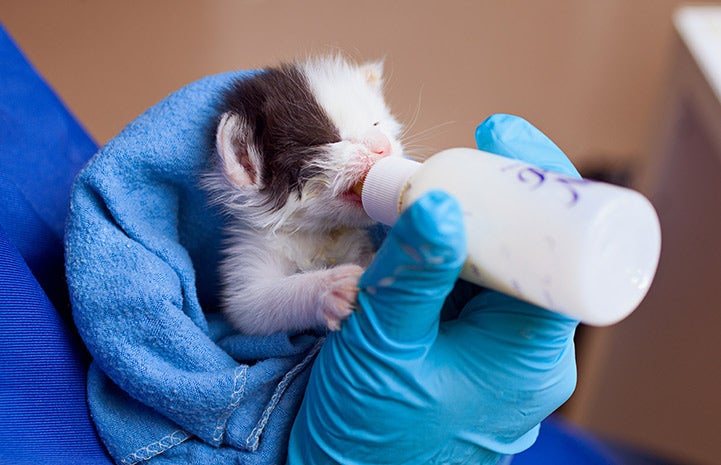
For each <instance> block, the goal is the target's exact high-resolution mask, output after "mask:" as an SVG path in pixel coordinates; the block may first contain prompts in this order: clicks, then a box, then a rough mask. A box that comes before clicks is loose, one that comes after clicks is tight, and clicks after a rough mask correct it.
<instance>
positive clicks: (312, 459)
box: [288, 115, 577, 465]
mask: <svg viewBox="0 0 721 465" xmlns="http://www.w3.org/2000/svg"><path fill="white" fill-rule="evenodd" d="M476 140H477V142H478V146H479V148H480V149H482V150H486V151H489V152H493V153H497V154H499V155H503V156H507V157H510V158H517V159H522V160H524V161H526V162H529V163H532V164H535V165H537V166H539V167H541V168H545V169H551V170H556V171H561V172H563V173H565V174H570V175H577V172H576V171H575V169H574V168H573V166H572V165H571V163H570V162H569V161H568V159H567V158H566V157H565V156H564V155H563V153H562V152H561V151H560V149H558V148H557V147H556V146H555V145H554V144H553V143H552V142H551V141H550V140H548V138H546V137H545V136H544V135H543V134H541V133H540V132H539V131H538V130H537V129H535V128H534V127H533V126H531V125H530V124H528V123H527V122H525V121H523V120H521V119H520V118H516V117H511V116H506V115H495V116H493V117H491V118H489V119H488V120H486V121H485V122H484V123H483V124H481V125H480V126H479V127H478V129H477V132H476ZM465 244H466V237H465V230H464V226H463V215H462V212H461V210H460V207H459V205H458V203H457V202H456V201H455V200H454V199H453V198H451V197H450V196H448V195H446V194H444V193H441V192H431V193H429V194H427V195H426V196H424V197H422V198H421V199H420V200H419V201H418V202H416V203H415V204H413V205H412V206H411V207H410V208H408V210H406V211H405V212H404V213H403V214H402V215H401V218H400V219H399V220H398V222H397V223H396V225H395V226H394V228H393V229H392V230H391V231H390V233H389V235H388V237H387V239H386V240H385V242H384V244H383V246H382V247H381V249H380V251H379V252H378V254H377V256H376V258H375V260H374V262H373V263H372V264H371V266H370V267H369V269H368V270H367V272H366V273H365V274H364V275H363V277H362V278H361V282H360V292H359V295H358V303H359V307H360V308H359V310H357V311H356V312H355V313H354V314H353V315H352V316H351V317H350V318H349V319H348V320H347V322H346V323H345V324H344V326H343V329H342V331H340V332H336V333H332V334H330V335H329V336H328V339H327V341H326V343H325V345H324V347H323V349H322V350H321V352H320V354H319V355H318V358H317V360H316V361H315V364H314V367H313V372H312V374H311V379H310V382H309V384H308V387H307V389H306V394H305V398H304V402H303V405H302V406H301V410H300V412H299V414H298V416H297V417H296V421H295V424H294V427H293V430H292V433H291V438H290V445H289V452H288V463H289V464H290V465H295V464H305V465H308V464H315V463H343V464H419V463H424V464H434V463H444V464H447V463H474V464H495V463H497V462H498V461H499V460H500V459H501V458H502V457H503V456H504V455H508V454H513V453H517V452H520V451H522V450H524V449H526V448H527V447H529V446H530V445H531V444H532V443H533V441H534V440H535V438H536V436H537V432H538V425H539V423H540V421H541V420H543V419H544V418H545V417H546V416H548V415H549V414H550V413H551V412H552V411H553V410H555V409H556V408H557V407H558V406H559V405H560V404H561V403H563V402H564V401H565V400H566V399H567V398H568V396H570V394H571V392H572V391H573V388H574V385H575V381H576V372H575V357H574V350H573V334H574V330H575V327H576V324H577V322H576V321H574V320H571V319H568V318H566V317H563V316H561V315H558V314H555V313H552V312H549V311H547V310H544V309H541V308H539V307H536V306H534V305H531V304H528V303H525V302H522V301H519V300H517V299H514V298H511V297H509V296H506V295H503V294H500V293H497V292H493V291H489V290H484V289H481V288H479V287H477V286H473V285H471V284H468V283H466V282H463V281H458V282H456V281H457V278H458V274H459V272H460V270H461V268H462V266H463V263H464V261H465V250H466V245H465ZM442 310H443V311H442ZM441 313H443V314H444V315H452V318H451V319H449V320H447V321H443V322H442V321H441Z"/></svg>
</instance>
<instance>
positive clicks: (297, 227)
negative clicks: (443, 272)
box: [204, 57, 403, 335]
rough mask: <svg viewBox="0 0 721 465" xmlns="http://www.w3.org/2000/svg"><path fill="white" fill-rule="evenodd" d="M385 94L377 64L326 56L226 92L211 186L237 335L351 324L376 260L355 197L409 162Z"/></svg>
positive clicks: (225, 301) (226, 305) (225, 293)
mask: <svg viewBox="0 0 721 465" xmlns="http://www.w3.org/2000/svg"><path fill="white" fill-rule="evenodd" d="M382 87H383V77H382V65H381V64H380V63H368V64H363V65H356V64H353V63H350V62H348V61H346V60H344V59H342V58H340V57H326V58H315V59H309V60H307V61H304V62H298V63H291V64H284V65H281V66H279V67H277V68H268V69H265V70H263V71H261V72H260V73H258V74H256V75H254V76H252V77H250V78H247V79H242V80H239V81H237V82H235V83H234V85H233V86H232V88H230V89H229V90H228V91H227V93H226V95H225V98H224V105H225V108H224V109H223V114H222V117H221V118H220V122H219V124H218V127H217V133H216V147H217V153H218V158H217V160H216V163H215V167H214V169H213V170H212V171H211V172H210V173H209V174H208V175H207V176H206V177H205V181H204V186H205V188H206V189H207V191H208V192H209V195H210V197H211V201H212V202H214V203H215V204H217V205H220V206H221V207H222V209H223V210H224V211H225V213H227V214H228V215H229V218H230V219H229V222H228V226H227V229H226V231H225V233H226V237H227V240H226V242H225V247H224V250H223V253H224V259H223V260H222V263H221V265H220V279H221V287H222V295H221V301H222V306H223V309H224V312H225V315H226V317H227V318H228V320H229V321H230V322H231V323H232V324H233V325H234V326H235V327H236V328H237V329H238V330H239V331H241V332H243V333H245V334H257V335H263V334H270V333H273V332H277V331H298V330H304V329H309V328H314V327H318V326H321V325H325V326H326V327H327V328H329V329H331V330H337V329H339V328H340V323H341V321H342V320H343V319H345V318H346V317H348V316H349V315H350V313H351V311H352V308H353V306H354V303H355V299H356V295H357V292H358V289H357V283H358V279H359V277H360V275H361V274H362V273H363V271H364V269H365V267H366V266H367V265H368V264H369V263H370V260H371V259H372V255H373V252H374V250H373V244H372V241H371V238H370V236H369V233H368V228H369V227H370V226H371V225H372V224H373V223H372V220H371V219H370V218H369V217H368V216H367V215H366V214H365V212H364V211H363V208H362V205H361V201H360V197H359V196H358V194H357V193H355V192H354V191H353V187H354V185H355V184H356V183H357V182H358V181H359V180H361V179H362V177H363V176H364V175H365V173H366V172H367V171H368V169H370V166H372V164H373V163H374V162H375V161H376V160H377V159H379V158H381V157H386V156H401V155H402V153H403V149H402V146H401V143H400V141H399V137H400V132H401V125H400V124H399V123H398V121H397V120H396V119H395V118H394V117H393V115H392V114H391V112H390V110H389V108H388V105H387V104H386V102H385V99H384V97H383V92H382Z"/></svg>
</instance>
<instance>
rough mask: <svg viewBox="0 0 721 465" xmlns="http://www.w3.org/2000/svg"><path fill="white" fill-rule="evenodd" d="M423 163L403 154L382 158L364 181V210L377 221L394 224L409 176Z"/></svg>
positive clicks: (362, 197)
mask: <svg viewBox="0 0 721 465" xmlns="http://www.w3.org/2000/svg"><path fill="white" fill-rule="evenodd" d="M420 167H421V163H418V162H417V161H413V160H409V159H407V158H401V157H386V158H381V159H380V160H378V161H377V162H376V164H375V165H373V166H372V167H371V169H370V171H368V174H367V175H366V178H365V182H364V183H363V191H362V193H361V199H362V201H363V209H364V210H365V212H366V213H367V214H368V216H370V217H371V218H372V219H374V220H375V221H378V222H380V223H383V224H386V225H388V226H393V224H394V223H395V222H396V220H397V219H398V216H399V215H400V210H401V208H400V207H401V205H400V200H401V195H402V194H403V191H404V187H405V185H406V183H407V182H408V178H410V177H411V175H412V174H413V173H415V172H416V170H418V168H420Z"/></svg>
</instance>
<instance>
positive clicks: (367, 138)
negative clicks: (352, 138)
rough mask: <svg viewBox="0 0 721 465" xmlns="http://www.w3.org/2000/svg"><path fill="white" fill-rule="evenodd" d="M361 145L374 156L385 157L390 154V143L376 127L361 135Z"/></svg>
mask: <svg viewBox="0 0 721 465" xmlns="http://www.w3.org/2000/svg"><path fill="white" fill-rule="evenodd" d="M363 143H364V144H365V146H366V147H368V149H369V150H370V151H371V152H373V153H375V154H376V155H380V156H382V157H386V156H388V155H390V154H391V141H390V140H389V139H388V137H387V136H386V135H385V134H383V132H382V131H381V130H380V129H378V128H376V127H373V128H371V129H369V130H368V131H366V133H365V134H364V135H363Z"/></svg>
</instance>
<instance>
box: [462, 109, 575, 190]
mask: <svg viewBox="0 0 721 465" xmlns="http://www.w3.org/2000/svg"><path fill="white" fill-rule="evenodd" d="M475 137H476V145H477V147H478V149H479V150H484V151H486V152H490V153H494V154H496V155H501V156H504V157H506V158H511V159H514V160H521V161H525V162H526V163H529V164H531V165H535V166H538V167H539V168H543V169H546V170H549V171H555V172H557V173H561V174H565V175H566V176H572V177H576V178H580V177H581V175H580V174H579V173H578V170H576V168H575V167H574V166H573V164H572V163H571V161H570V160H569V159H568V157H566V155H565V154H564V153H563V151H562V150H561V149H560V148H559V147H558V146H557V145H556V144H555V143H554V142H553V141H552V140H551V139H549V138H548V136H546V135H545V134H544V133H543V132H541V131H540V130H539V129H538V128H536V127H535V126H534V125H532V124H531V123H529V122H528V121H526V120H525V119H523V118H521V117H520V116H514V115H509V114H495V115H491V116H489V117H488V118H486V119H485V120H484V121H483V122H482V123H481V124H479V125H478V127H477V128H476V134H475Z"/></svg>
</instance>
